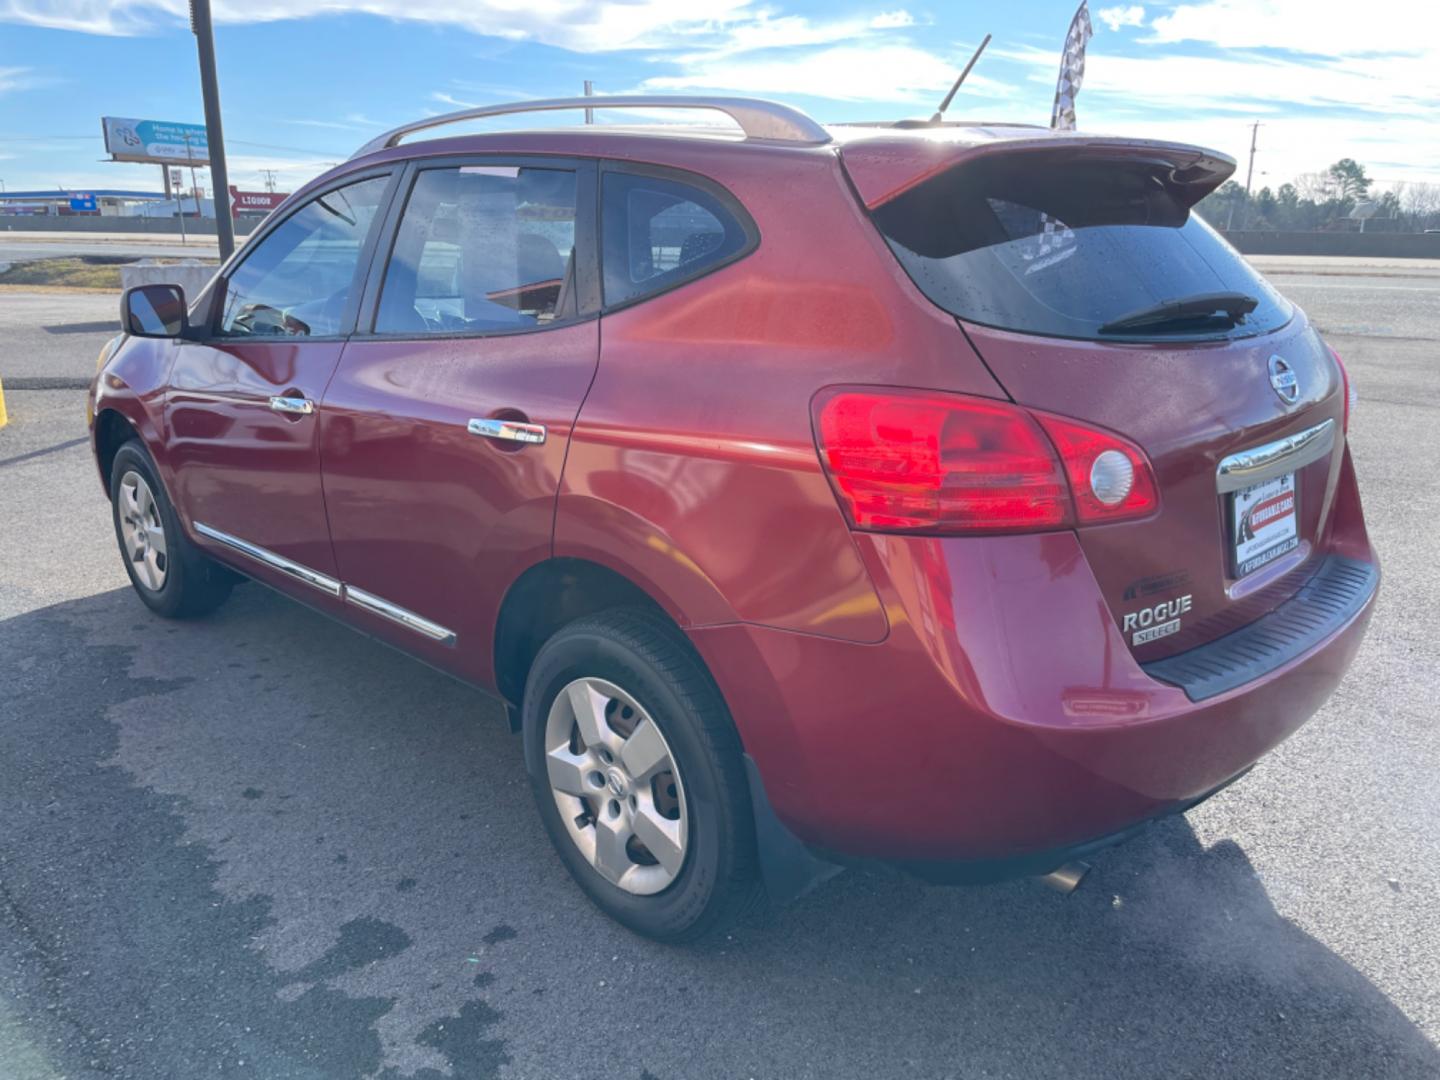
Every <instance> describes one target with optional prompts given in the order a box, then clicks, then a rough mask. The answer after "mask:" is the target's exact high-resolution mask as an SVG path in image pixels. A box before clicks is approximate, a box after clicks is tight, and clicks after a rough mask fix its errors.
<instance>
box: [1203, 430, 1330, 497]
mask: <svg viewBox="0 0 1440 1080" xmlns="http://www.w3.org/2000/svg"><path fill="white" fill-rule="evenodd" d="M1333 449H1335V421H1334V420H1326V421H1323V422H1322V423H1319V424H1316V425H1315V426H1314V427H1312V428H1306V429H1305V430H1304V431H1297V432H1296V433H1295V434H1294V435H1287V436H1285V438H1283V439H1276V440H1275V441H1274V442H1268V443H1266V444H1265V445H1263V446H1254V447H1251V448H1250V449H1249V450H1242V451H1240V452H1239V453H1238V454H1231V455H1230V456H1229V457H1225V458H1221V459H1220V464H1219V465H1218V466H1217V467H1216V469H1215V486H1216V488H1217V489H1219V491H1220V493H1221V494H1222V495H1223V494H1225V493H1226V492H1227V491H1239V490H1240V489H1241V488H1247V487H1250V486H1251V485H1252V484H1259V483H1263V482H1264V481H1266V480H1273V479H1275V477H1277V476H1284V475H1285V474H1286V473H1289V472H1295V471H1296V470H1297V469H1303V468H1304V467H1305V466H1306V465H1309V464H1311V463H1312V462H1316V461H1319V460H1320V459H1321V458H1323V457H1325V456H1326V455H1327V454H1329V453H1330V451H1331V450H1333Z"/></svg>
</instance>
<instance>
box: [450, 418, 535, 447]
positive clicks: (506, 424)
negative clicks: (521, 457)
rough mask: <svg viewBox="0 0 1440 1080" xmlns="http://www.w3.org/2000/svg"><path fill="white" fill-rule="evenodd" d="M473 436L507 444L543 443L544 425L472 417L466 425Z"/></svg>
mask: <svg viewBox="0 0 1440 1080" xmlns="http://www.w3.org/2000/svg"><path fill="white" fill-rule="evenodd" d="M466 430H467V431H469V432H470V434H471V435H479V436H480V437H481V438H485V439H502V440H505V441H507V442H518V443H532V444H533V443H543V442H544V441H545V425H544V424H528V423H526V422H525V421H523V420H490V419H482V418H479V417H472V418H471V420H470V423H469V424H467V425H466Z"/></svg>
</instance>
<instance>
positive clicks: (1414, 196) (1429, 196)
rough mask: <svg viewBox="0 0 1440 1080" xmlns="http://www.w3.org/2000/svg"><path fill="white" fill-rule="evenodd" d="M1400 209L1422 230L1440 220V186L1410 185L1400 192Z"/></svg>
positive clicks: (1406, 185)
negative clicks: (1430, 223) (1436, 219)
mask: <svg viewBox="0 0 1440 1080" xmlns="http://www.w3.org/2000/svg"><path fill="white" fill-rule="evenodd" d="M1399 195H1400V209H1401V211H1402V212H1403V213H1404V214H1405V216H1406V217H1409V218H1411V219H1413V220H1414V222H1415V224H1416V225H1417V226H1419V227H1421V228H1424V227H1425V225H1426V224H1427V223H1428V222H1430V221H1431V220H1432V219H1435V218H1440V184H1424V183H1418V182H1417V183H1409V184H1405V185H1403V190H1401V191H1400V192H1399Z"/></svg>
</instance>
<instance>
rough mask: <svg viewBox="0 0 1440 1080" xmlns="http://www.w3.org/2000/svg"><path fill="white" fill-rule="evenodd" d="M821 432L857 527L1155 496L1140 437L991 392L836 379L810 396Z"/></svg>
mask: <svg viewBox="0 0 1440 1080" xmlns="http://www.w3.org/2000/svg"><path fill="white" fill-rule="evenodd" d="M1042 425H1043V428H1042ZM815 433H816V440H817V442H818V444H819V449H820V458H821V461H822V462H823V463H824V466H825V471H826V473H827V474H828V475H829V477H830V481H831V483H832V484H833V486H834V488H835V492H836V494H837V496H838V497H839V500H840V505H841V507H842V509H843V510H844V511H845V515H846V517H848V518H849V519H850V522H851V524H852V525H854V526H855V527H856V528H858V529H869V530H876V531H888V532H924V533H942V534H947V535H953V534H963V533H1005V532H1012V533H1013V532H1040V531H1044V530H1050V529H1061V528H1068V527H1070V526H1072V525H1074V524H1076V523H1077V521H1078V522H1080V523H1086V522H1092V521H1114V520H1119V519H1122V518H1127V517H1136V516H1140V515H1143V514H1148V513H1150V512H1151V511H1152V510H1154V509H1155V507H1156V505H1157V501H1158V499H1157V495H1156V488H1155V480H1154V476H1153V475H1152V474H1151V471H1150V466H1149V463H1148V462H1147V461H1146V460H1145V456H1144V454H1143V453H1141V451H1140V450H1139V448H1138V447H1136V446H1134V445H1133V444H1131V443H1128V442H1126V441H1125V440H1123V439H1121V438H1119V437H1118V436H1115V435H1112V434H1110V433H1108V432H1103V431H1099V430H1096V429H1094V428H1090V427H1087V426H1085V425H1083V424H1078V423H1076V422H1075V421H1072V420H1066V419H1063V418H1061V417H1055V416H1050V415H1048V414H1038V413H1032V412H1030V411H1029V410H1028V409H1024V408H1021V407H1020V406H1018V405H1012V404H1010V403H1008V402H1003V401H993V400H991V399H988V398H974V397H966V396H962V395H959V394H945V393H923V392H918V391H911V390H881V389H868V388H867V389H844V390H829V391H825V392H823V393H821V394H820V395H819V396H818V397H817V398H816V400H815ZM1047 433H1048V434H1047ZM1057 448H1058V450H1059V453H1058V454H1057V452H1056V451H1057ZM1072 489H1073V491H1074V497H1073V498H1072V495H1071V491H1072ZM1122 489H1123V490H1122Z"/></svg>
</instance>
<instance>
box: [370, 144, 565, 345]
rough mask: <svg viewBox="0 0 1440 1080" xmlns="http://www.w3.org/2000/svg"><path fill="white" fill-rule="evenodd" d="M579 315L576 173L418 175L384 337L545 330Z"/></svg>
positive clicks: (483, 168) (471, 168)
mask: <svg viewBox="0 0 1440 1080" xmlns="http://www.w3.org/2000/svg"><path fill="white" fill-rule="evenodd" d="M576 310H577V308H576V295H575V173H574V171H573V170H569V169H534V168H522V167H517V166H500V165H462V166H455V167H452V168H436V169H425V170H423V171H422V172H420V173H419V174H418V175H417V176H416V178H415V184H414V187H413V188H412V189H411V191H410V198H409V199H408V201H407V202H406V204H405V212H404V215H403V216H402V217H401V219H400V229H399V232H398V233H397V234H396V237H395V246H394V249H393V251H392V252H391V254H390V262H389V264H388V266H387V268H386V271H385V284H384V288H383V290H382V292H381V294H380V310H379V313H378V315H377V316H376V320H375V332H376V333H379V334H404V335H408V336H423V335H426V334H454V333H493V332H504V331H515V330H527V329H538V328H541V327H545V326H549V325H551V324H552V323H555V322H557V321H560V320H563V319H566V318H571V317H573V316H574V315H575V313H576Z"/></svg>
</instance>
